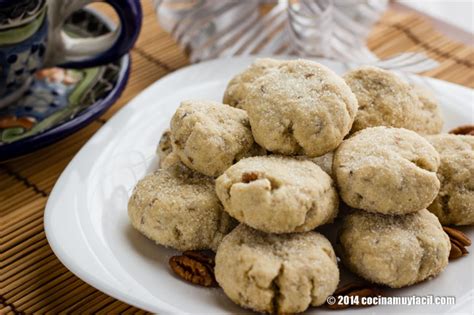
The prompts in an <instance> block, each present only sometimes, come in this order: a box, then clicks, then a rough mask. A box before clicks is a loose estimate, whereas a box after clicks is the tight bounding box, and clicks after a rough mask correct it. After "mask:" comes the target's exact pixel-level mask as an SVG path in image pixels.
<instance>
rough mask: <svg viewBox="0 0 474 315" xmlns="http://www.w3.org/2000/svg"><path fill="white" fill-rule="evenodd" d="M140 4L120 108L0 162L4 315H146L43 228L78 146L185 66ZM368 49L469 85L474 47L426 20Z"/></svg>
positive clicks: (386, 26)
mask: <svg viewBox="0 0 474 315" xmlns="http://www.w3.org/2000/svg"><path fill="white" fill-rule="evenodd" d="M142 3H143V6H144V22H143V29H142V33H141V36H140V38H139V40H138V43H137V45H136V47H135V48H134V49H133V50H132V52H131V55H132V60H133V70H132V73H131V77H130V81H129V84H128V87H127V88H126V90H125V92H124V93H123V95H122V97H121V98H120V99H119V100H118V102H117V103H116V104H115V105H114V106H113V107H112V108H111V109H110V110H109V111H108V112H107V113H106V114H104V115H103V116H102V117H101V118H100V119H97V120H96V121H94V122H93V123H91V124H90V125H89V126H88V127H86V128H84V129H82V130H81V131H80V132H78V133H76V134H74V135H72V136H70V137H69V138H67V139H65V140H62V141H60V142H58V143H56V144H54V145H52V146H50V147H47V148H44V149H42V150H40V151H37V152H35V153H33V154H30V155H28V156H25V157H22V158H19V159H16V160H13V161H9V162H7V163H3V164H0V214H1V218H2V219H1V221H0V257H1V259H0V270H1V274H0V281H1V285H0V313H1V314H15V313H26V314H30V313H33V312H36V313H46V312H49V313H59V312H64V313H96V312H97V313H104V314H105V313H124V314H131V313H144V312H143V311H141V310H138V309H136V308H134V307H131V306H129V305H127V304H125V303H122V302H120V301H117V300H115V299H114V298H112V297H109V296H107V295H105V294H103V293H101V292H99V291H97V290H96V289H94V288H93V287H91V286H89V285H88V284H86V283H84V282H83V281H82V280H80V279H79V278H77V277H76V276H74V275H73V274H72V273H71V272H69V271H68V270H67V269H66V268H65V267H64V266H63V265H62V264H61V263H60V262H59V261H58V259H57V258H56V257H55V256H54V254H53V252H52V251H51V249H50V247H49V245H48V243H47V241H46V238H45V232H44V230H43V211H44V207H45V204H46V200H47V198H48V195H49V194H50V192H51V190H52V188H53V185H54V183H55V182H56V180H57V179H58V177H59V175H60V174H61V172H62V171H63V169H64V168H65V167H66V165H67V164H68V163H69V161H70V160H71V159H72V157H73V156H74V155H75V154H76V153H77V151H78V150H79V149H80V148H81V147H82V145H84V143H85V142H86V141H87V140H88V139H89V138H90V137H91V136H92V135H93V134H94V133H95V132H96V131H97V130H98V129H99V128H100V127H101V126H102V125H103V124H104V123H105V122H106V121H107V120H108V119H109V118H110V117H111V116H112V115H113V114H114V113H115V112H116V111H117V110H118V109H120V108H121V107H122V106H123V105H124V104H126V103H127V102H128V101H129V100H130V99H131V98H133V97H134V96H135V95H137V94H138V93H140V91H142V90H143V89H144V88H145V87H147V86H148V85H150V84H151V83H153V82H155V81H156V80H158V79H160V78H161V77H163V76H164V75H166V74H168V73H170V72H172V71H174V70H176V69H178V68H180V67H183V66H185V65H187V64H188V60H187V58H186V56H185V55H184V53H183V52H182V51H181V50H180V49H179V48H178V47H177V46H176V45H175V44H174V42H173V40H172V39H171V38H170V37H169V36H168V35H167V34H166V33H165V32H164V31H162V30H160V28H159V27H158V24H157V21H156V19H155V16H154V12H153V8H152V5H151V1H143V2H142ZM106 11H108V10H107V9H106ZM109 13H110V12H109ZM369 46H370V48H371V49H372V50H374V51H375V53H376V54H377V55H379V56H380V57H388V56H391V55H393V54H396V53H400V52H405V51H422V52H425V53H426V54H428V55H429V56H430V57H432V58H434V59H436V60H438V61H439V62H440V63H441V65H440V67H439V68H437V69H434V70H431V71H429V72H427V73H425V75H428V76H432V77H436V78H439V79H443V80H447V81H451V82H455V83H458V84H462V85H465V86H469V87H471V88H472V87H474V71H473V63H474V49H473V48H472V47H468V46H465V45H463V44H460V43H457V42H454V41H452V40H450V39H449V38H447V37H446V36H444V35H442V34H440V33H438V32H436V31H435V30H434V29H433V27H432V26H431V25H430V23H429V22H428V21H427V20H424V19H423V18H421V17H419V16H417V15H415V14H413V13H406V12H403V13H401V12H394V11H388V12H387V13H386V14H385V16H384V17H383V18H382V20H381V21H380V23H379V24H378V25H377V26H376V27H375V29H374V31H373V33H372V34H371V36H370V40H369Z"/></svg>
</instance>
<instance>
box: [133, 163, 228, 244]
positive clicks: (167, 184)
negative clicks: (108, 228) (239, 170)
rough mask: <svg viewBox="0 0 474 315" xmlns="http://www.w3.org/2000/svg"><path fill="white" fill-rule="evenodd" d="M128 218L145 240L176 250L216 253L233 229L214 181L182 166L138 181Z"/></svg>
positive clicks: (158, 172) (162, 170) (157, 172)
mask: <svg viewBox="0 0 474 315" xmlns="http://www.w3.org/2000/svg"><path fill="white" fill-rule="evenodd" d="M128 215H129V218H130V221H131V222H132V225H133V226H134V227H135V228H136V229H137V230H138V231H140V232H141V233H143V234H144V235H145V236H147V237H148V238H150V239H152V240H154V241H155V242H156V243H158V244H161V245H164V246H168V247H172V248H175V249H178V250H192V249H212V250H216V248H217V246H218V245H219V243H220V241H221V240H222V238H223V236H224V235H226V234H227V233H229V232H230V230H231V229H232V228H233V227H234V226H235V221H234V220H233V219H232V218H230V217H229V216H228V215H227V213H225V212H224V211H223V209H222V205H221V203H220V202H219V199H218V198H217V196H216V194H215V191H214V179H212V178H210V177H206V176H203V175H201V174H198V173H196V172H194V171H192V170H189V169H187V168H185V166H183V165H182V164H177V165H175V167H171V168H168V169H160V170H157V171H156V172H155V173H153V174H150V175H148V176H146V177H145V178H143V179H142V180H140V181H139V182H138V184H137V185H136V187H135V189H134V191H133V194H132V196H131V197H130V200H129V203H128Z"/></svg>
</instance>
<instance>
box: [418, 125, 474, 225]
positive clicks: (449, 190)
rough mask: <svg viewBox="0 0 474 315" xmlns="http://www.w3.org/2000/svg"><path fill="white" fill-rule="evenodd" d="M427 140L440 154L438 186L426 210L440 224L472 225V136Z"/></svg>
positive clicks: (445, 135)
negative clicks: (439, 184)
mask: <svg viewBox="0 0 474 315" xmlns="http://www.w3.org/2000/svg"><path fill="white" fill-rule="evenodd" d="M427 139H428V141H430V142H431V144H432V145H433V146H434V147H435V149H436V150H437V151H438V153H439V155H440V157H441V164H440V167H439V169H438V178H439V180H440V181H441V189H440V191H439V194H438V196H437V197H436V199H435V200H434V202H433V203H432V204H431V205H430V206H429V207H428V210H430V211H431V212H433V213H434V214H435V215H436V216H437V217H438V219H439V221H440V222H441V223H442V224H446V225H448V224H454V225H472V224H474V137H473V136H463V135H452V134H442V135H434V136H429V137H427Z"/></svg>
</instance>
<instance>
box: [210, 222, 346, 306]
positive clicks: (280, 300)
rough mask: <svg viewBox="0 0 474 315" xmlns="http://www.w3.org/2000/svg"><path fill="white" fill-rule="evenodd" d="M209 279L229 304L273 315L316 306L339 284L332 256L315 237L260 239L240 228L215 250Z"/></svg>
mask: <svg viewBox="0 0 474 315" xmlns="http://www.w3.org/2000/svg"><path fill="white" fill-rule="evenodd" d="M215 275H216V280H217V282H218V283H219V285H220V286H221V287H222V289H223V290H224V292H225V294H226V295H227V296H228V297H229V298H230V299H231V300H232V301H234V302H235V303H237V304H239V305H241V306H243V307H245V308H249V309H252V310H254V311H257V312H266V313H275V314H276V313H278V314H293V313H300V312H303V311H304V310H306V309H307V308H308V307H309V306H310V305H312V306H318V305H322V304H324V303H325V302H326V298H327V297H328V296H329V295H331V294H332V293H333V292H334V291H335V290H336V287H337V285H338V282H339V270H338V267H337V262H336V255H335V254H334V250H333V248H332V246H331V244H330V243H329V241H328V240H327V239H326V238H325V237H324V236H322V235H321V234H319V233H316V232H306V233H296V234H279V235H277V234H266V233H263V232H259V231H256V230H253V229H251V228H249V227H247V226H245V225H243V224H241V225H239V226H238V227H237V228H235V229H234V230H233V231H232V232H231V233H230V234H228V235H227V236H226V237H225V238H224V240H223V241H222V243H221V245H220V246H219V248H218V250H217V254H216V267H215Z"/></svg>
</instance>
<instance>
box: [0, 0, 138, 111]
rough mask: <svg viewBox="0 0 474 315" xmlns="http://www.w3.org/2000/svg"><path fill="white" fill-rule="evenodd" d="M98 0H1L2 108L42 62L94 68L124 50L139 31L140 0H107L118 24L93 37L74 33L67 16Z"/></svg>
mask: <svg viewBox="0 0 474 315" xmlns="http://www.w3.org/2000/svg"><path fill="white" fill-rule="evenodd" d="M92 2H97V1H96V0H0V108H1V107H3V106H6V105H8V104H10V103H12V102H14V101H15V100H17V99H18V98H20V97H21V96H22V95H23V93H24V92H25V91H26V90H27V89H28V87H29V85H30V84H31V81H32V78H33V74H34V73H35V72H36V71H37V70H39V69H41V68H45V67H52V66H65V67H69V68H82V67H92V66H97V65H100V64H104V63H108V62H111V61H113V60H116V59H117V58H119V57H121V56H122V55H124V54H126V53H127V52H128V51H129V50H130V49H131V47H132V46H133V44H134V43H135V41H136V39H137V37H138V33H139V31H140V26H141V19H142V11H141V7H140V2H139V0H105V1H103V2H106V3H108V4H110V5H111V6H112V7H113V8H114V9H115V11H116V12H117V15H118V17H119V18H120V26H119V27H118V28H117V29H116V30H115V31H113V32H111V33H108V34H105V35H103V36H100V37H97V38H73V37H70V36H68V35H67V34H66V33H65V32H63V30H62V26H63V24H64V22H65V20H66V19H67V18H68V17H69V16H70V15H71V13H73V12H74V11H77V10H79V9H81V8H83V7H85V6H86V5H87V4H89V3H92Z"/></svg>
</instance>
